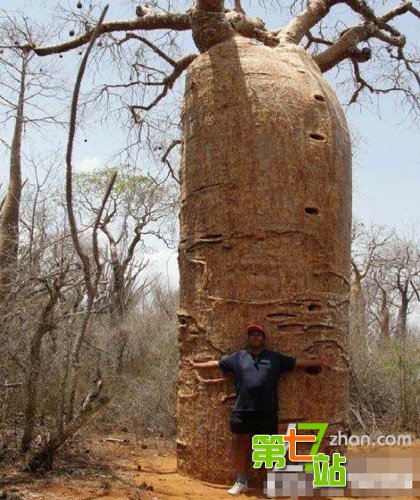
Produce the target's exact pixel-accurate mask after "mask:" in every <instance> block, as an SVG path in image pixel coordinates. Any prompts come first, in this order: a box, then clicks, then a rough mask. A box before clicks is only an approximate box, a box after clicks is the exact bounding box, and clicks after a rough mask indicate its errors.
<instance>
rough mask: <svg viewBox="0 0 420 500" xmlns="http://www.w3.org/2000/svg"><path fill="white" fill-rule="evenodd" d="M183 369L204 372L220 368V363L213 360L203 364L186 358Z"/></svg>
mask: <svg viewBox="0 0 420 500" xmlns="http://www.w3.org/2000/svg"><path fill="white" fill-rule="evenodd" d="M182 366H183V368H185V370H187V371H190V370H194V369H195V370H204V369H206V368H219V361H217V360H213V361H205V362H203V363H196V362H195V361H192V360H191V359H188V358H186V359H185V361H184V362H183V364H182Z"/></svg>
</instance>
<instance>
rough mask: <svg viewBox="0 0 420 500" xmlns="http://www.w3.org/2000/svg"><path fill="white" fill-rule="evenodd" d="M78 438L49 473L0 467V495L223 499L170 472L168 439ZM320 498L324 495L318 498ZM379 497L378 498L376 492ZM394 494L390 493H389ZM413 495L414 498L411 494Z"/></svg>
mask: <svg viewBox="0 0 420 500" xmlns="http://www.w3.org/2000/svg"><path fill="white" fill-rule="evenodd" d="M109 437H110V438H116V439H119V440H121V442H110V441H106V440H105V439H107V438H104V437H94V438H90V439H87V438H82V437H79V439H78V442H76V443H73V444H72V445H70V446H68V449H67V450H66V451H65V452H62V453H61V455H60V457H59V459H58V460H57V462H56V464H55V467H54V470H53V471H52V472H51V473H47V474H42V475H41V474H40V475H36V476H33V475H29V474H26V473H22V472H19V467H18V466H17V464H16V463H15V464H9V465H8V466H6V467H4V468H3V470H0V474H1V476H0V498H9V499H10V500H11V499H14V500H26V499H34V500H35V499H45V500H47V499H48V500H55V499H74V500H76V499H77V500H88V499H89V500H93V499H97V498H109V499H114V500H120V499H121V500H123V499H124V500H126V499H132V500H137V499H145V500H225V499H226V500H227V499H232V498H233V497H232V496H230V495H228V494H227V493H226V486H225V485H214V484H208V483H204V482H201V481H198V480H195V479H191V478H188V477H185V476H182V475H180V474H178V473H177V472H176V457H175V448H174V445H173V442H171V441H167V440H164V439H162V438H158V439H156V438H150V439H145V440H141V441H138V440H136V439H135V438H134V437H133V436H130V435H128V434H123V435H113V436H109ZM347 455H348V456H350V455H353V456H375V457H380V456H390V455H391V456H402V457H417V458H416V460H419V461H420V441H416V442H414V443H412V444H411V445H410V446H403V447H392V448H390V447H365V446H364V447H354V448H350V449H349V451H348V453H347ZM240 498H246V499H249V500H251V499H262V498H265V497H264V495H263V492H262V491H261V490H260V491H257V490H251V491H250V492H249V493H247V494H245V495H241V497H240ZM323 498H326V497H323ZM377 498H379V497H377ZM394 498H395V497H394ZM417 498H418V497H417Z"/></svg>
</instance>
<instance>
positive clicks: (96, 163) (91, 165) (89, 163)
mask: <svg viewBox="0 0 420 500" xmlns="http://www.w3.org/2000/svg"><path fill="white" fill-rule="evenodd" d="M103 165H104V160H103V158H101V157H99V156H87V157H85V158H82V159H81V160H80V161H75V162H74V171H75V172H77V173H87V172H93V171H94V170H96V169H97V168H99V167H103Z"/></svg>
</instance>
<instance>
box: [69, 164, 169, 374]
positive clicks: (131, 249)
mask: <svg viewBox="0 0 420 500" xmlns="http://www.w3.org/2000/svg"><path fill="white" fill-rule="evenodd" d="M117 173H118V177H117V180H116V182H115V184H114V188H113V190H112V192H111V194H110V196H109V200H108V203H107V205H106V206H105V208H104V214H103V219H102V222H101V224H100V225H99V228H100V230H101V231H102V233H103V235H104V237H105V238H104V244H105V245H106V255H109V261H108V262H106V266H105V275H104V278H106V276H107V274H108V273H109V282H110V286H109V288H108V293H107V300H108V307H109V313H110V320H111V329H112V331H113V332H115V336H116V339H117V342H116V361H115V366H116V372H117V374H120V373H121V372H122V369H123V364H124V353H125V350H126V346H127V342H128V330H127V329H126V328H124V316H125V313H126V312H127V311H128V309H130V307H133V306H135V295H136V291H137V292H138V291H139V290H142V289H144V288H145V287H147V284H148V282H147V280H141V278H140V276H141V273H142V271H143V270H144V269H145V267H146V265H147V261H146V260H145V259H143V258H139V257H138V256H136V253H138V250H139V249H142V250H143V251H145V250H146V249H147V247H146V240H147V238H148V237H151V236H152V237H155V238H158V239H159V240H161V241H163V242H164V244H165V245H167V246H170V245H171V244H172V237H171V236H172V234H171V233H172V231H171V229H172V223H173V222H174V217H173V213H174V203H175V198H174V197H173V196H172V194H171V190H170V187H169V186H168V185H167V184H160V183H158V182H157V181H156V180H155V179H153V178H152V177H150V176H147V175H144V174H142V173H141V172H139V171H138V170H137V169H136V168H134V167H132V166H130V165H120V166H119V167H112V168H108V167H105V168H101V169H99V170H97V171H95V172H93V173H87V174H84V173H82V174H77V175H76V176H75V185H76V192H77V195H76V197H77V203H78V205H79V206H80V208H81V209H82V219H85V220H86V223H87V224H88V225H90V224H91V220H92V218H93V217H94V216H95V214H96V213H97V211H98V204H99V202H100V194H101V193H103V190H104V188H105V186H106V185H107V183H109V179H110V178H111V177H112V176H113V175H115V174H117ZM139 280H140V281H139ZM105 281H107V280H106V279H105Z"/></svg>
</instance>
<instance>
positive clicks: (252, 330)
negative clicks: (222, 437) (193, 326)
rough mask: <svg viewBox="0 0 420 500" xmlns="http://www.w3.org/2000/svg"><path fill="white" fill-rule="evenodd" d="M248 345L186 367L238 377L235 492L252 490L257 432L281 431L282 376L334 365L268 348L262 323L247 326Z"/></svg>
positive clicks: (233, 427) (234, 425) (233, 423)
mask: <svg viewBox="0 0 420 500" xmlns="http://www.w3.org/2000/svg"><path fill="white" fill-rule="evenodd" d="M247 334H248V346H247V348H246V349H241V350H239V351H235V352H233V353H232V354H227V355H225V356H223V357H222V358H221V359H220V360H219V361H217V360H215V361H208V362H205V363H195V362H194V361H191V360H186V368H187V369H189V370H191V369H198V370H202V369H207V368H220V369H221V370H222V371H223V372H225V373H233V374H234V375H235V379H236V400H235V406H234V408H233V411H232V413H231V415H230V420H229V427H230V430H231V431H232V433H233V434H234V461H235V468H236V471H237V478H236V482H235V484H234V485H233V486H232V487H231V488H230V489H229V490H228V493H230V494H231V495H239V494H240V493H245V492H246V491H248V480H247V479H248V476H247V462H248V457H249V456H250V451H251V443H252V436H253V435H254V434H270V435H271V434H277V433H278V378H279V376H280V375H281V374H282V373H284V372H291V371H292V370H293V369H294V368H295V367H297V368H323V367H327V368H329V367H331V363H330V361H329V360H328V359H325V358H318V359H311V360H308V359H301V358H296V357H294V356H287V355H286V354H283V353H281V352H278V351H272V350H269V349H266V348H265V340H266V333H265V331H264V329H263V328H262V327H261V326H258V325H250V326H248V328H247Z"/></svg>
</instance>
